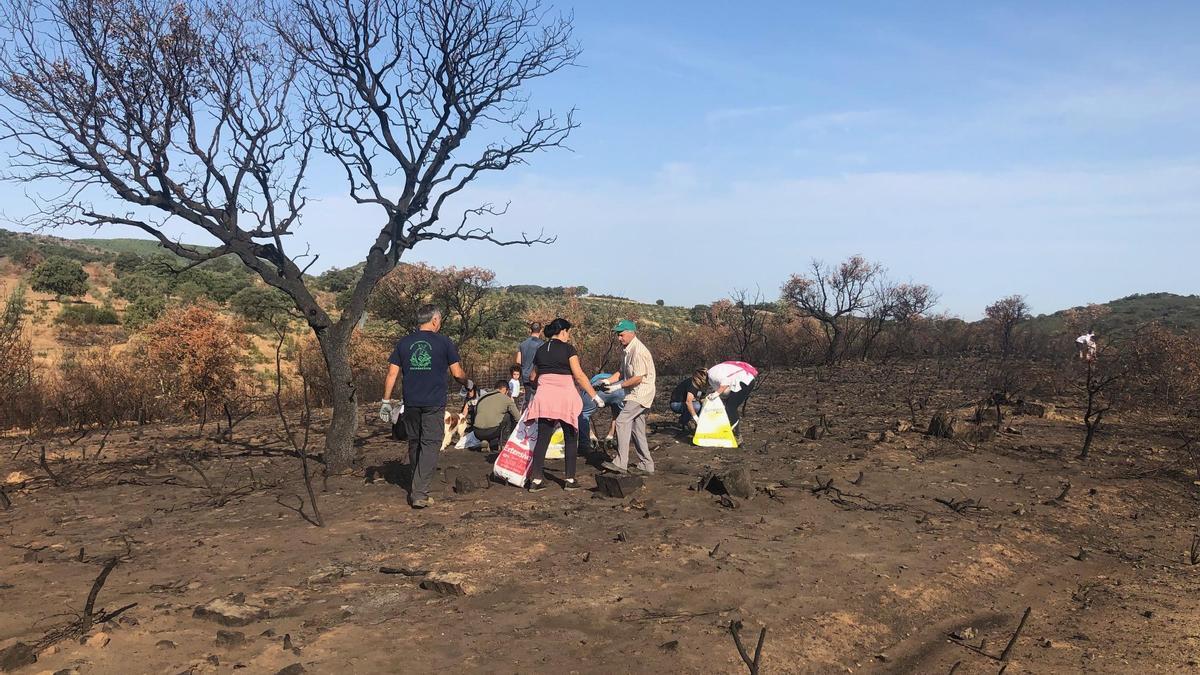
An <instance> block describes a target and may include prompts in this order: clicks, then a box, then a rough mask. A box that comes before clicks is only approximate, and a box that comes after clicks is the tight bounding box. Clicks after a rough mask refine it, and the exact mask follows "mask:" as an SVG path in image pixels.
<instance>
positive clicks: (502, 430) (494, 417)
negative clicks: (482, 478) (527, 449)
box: [475, 380, 521, 450]
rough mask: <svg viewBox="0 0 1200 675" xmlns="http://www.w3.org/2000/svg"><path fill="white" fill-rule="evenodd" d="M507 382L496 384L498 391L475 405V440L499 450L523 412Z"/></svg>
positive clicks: (484, 396)
mask: <svg viewBox="0 0 1200 675" xmlns="http://www.w3.org/2000/svg"><path fill="white" fill-rule="evenodd" d="M507 384H508V383H507V382H505V381H504V380H499V381H497V382H496V391H493V392H490V393H487V394H484V395H483V396H482V397H481V398H480V399H479V403H477V404H475V438H477V439H479V440H480V441H486V442H487V444H488V447H489V448H491V449H492V450H499V449H500V448H501V447H503V446H504V442H505V441H506V440H508V436H509V434H511V433H512V430H513V428H514V427H515V426H516V424H517V420H519V419H521V411H520V410H517V404H516V403H515V402H514V401H513V399H512V396H510V395H509V391H510V390H509V388H508V386H507Z"/></svg>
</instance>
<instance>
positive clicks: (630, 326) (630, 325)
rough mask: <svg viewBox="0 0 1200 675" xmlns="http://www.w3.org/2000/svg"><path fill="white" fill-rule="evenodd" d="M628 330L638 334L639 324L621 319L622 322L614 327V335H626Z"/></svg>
mask: <svg viewBox="0 0 1200 675" xmlns="http://www.w3.org/2000/svg"><path fill="white" fill-rule="evenodd" d="M627 330H631V331H634V332H636V331H637V324H636V323H634V322H632V321H630V320H629V319H621V321H620V322H619V323H617V325H615V326H613V332H614V333H624V332H625V331H627Z"/></svg>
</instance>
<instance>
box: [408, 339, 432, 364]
mask: <svg viewBox="0 0 1200 675" xmlns="http://www.w3.org/2000/svg"><path fill="white" fill-rule="evenodd" d="M409 351H411V352H412V353H411V354H409V357H408V366H409V368H411V369H413V370H430V369H431V367H432V366H433V346H432V345H430V344H429V343H428V342H425V341H424V340H420V341H418V342H414V343H413V345H412V347H410V348H409Z"/></svg>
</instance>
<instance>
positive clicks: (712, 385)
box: [706, 361, 758, 439]
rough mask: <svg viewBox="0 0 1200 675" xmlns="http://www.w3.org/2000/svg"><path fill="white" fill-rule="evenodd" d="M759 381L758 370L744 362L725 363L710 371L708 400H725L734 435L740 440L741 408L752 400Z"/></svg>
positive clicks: (726, 412) (726, 411)
mask: <svg viewBox="0 0 1200 675" xmlns="http://www.w3.org/2000/svg"><path fill="white" fill-rule="evenodd" d="M757 379H758V369H756V368H755V367H754V366H752V365H750V364H749V363H745V362H743V361H725V362H723V363H718V364H717V365H715V366H713V367H712V368H709V369H708V388H709V390H710V392H709V394H708V396H707V397H706V398H707V399H708V400H710V401H711V400H714V399H717V398H723V399H725V414H726V415H728V416H729V424H730V426H732V427H733V433H734V435H735V436H737V437H738V438H739V439H740V438H741V430H740V429H739V428H738V422H740V421H741V408H742V406H743V405H744V404H745V403H746V401H747V400H748V399H749V398H750V392H751V391H753V389H754V385H755V382H756V381H757Z"/></svg>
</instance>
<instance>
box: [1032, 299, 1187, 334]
mask: <svg viewBox="0 0 1200 675" xmlns="http://www.w3.org/2000/svg"><path fill="white" fill-rule="evenodd" d="M1102 306H1104V307H1108V309H1109V311H1110V313H1109V314H1108V315H1107V316H1105V317H1104V318H1103V319H1102V320H1101V321H1100V322H1099V324H1100V325H1098V326H1097V327H1096V329H1097V330H1099V331H1102V332H1107V333H1112V334H1118V333H1126V332H1129V331H1131V330H1133V329H1134V328H1136V327H1138V326H1141V325H1144V324H1147V323H1151V322H1154V321H1159V322H1161V323H1162V324H1163V325H1164V326H1166V327H1167V328H1170V329H1172V330H1189V331H1190V330H1200V295H1176V294H1174V293H1135V294H1133V295H1130V296H1126V297H1124V298H1120V299H1119V300H1112V301H1110V302H1106V303H1103V304H1102ZM1073 309H1082V307H1076V308H1073ZM1068 311H1070V310H1065V309H1064V310H1060V311H1057V312H1055V313H1053V314H1043V315H1041V316H1039V317H1036V318H1035V319H1033V320H1032V321H1031V323H1032V324H1033V325H1034V326H1037V327H1039V328H1045V329H1047V330H1058V329H1061V328H1062V327H1063V326H1064V323H1065V320H1064V317H1065V315H1066V313H1067V312H1068Z"/></svg>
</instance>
